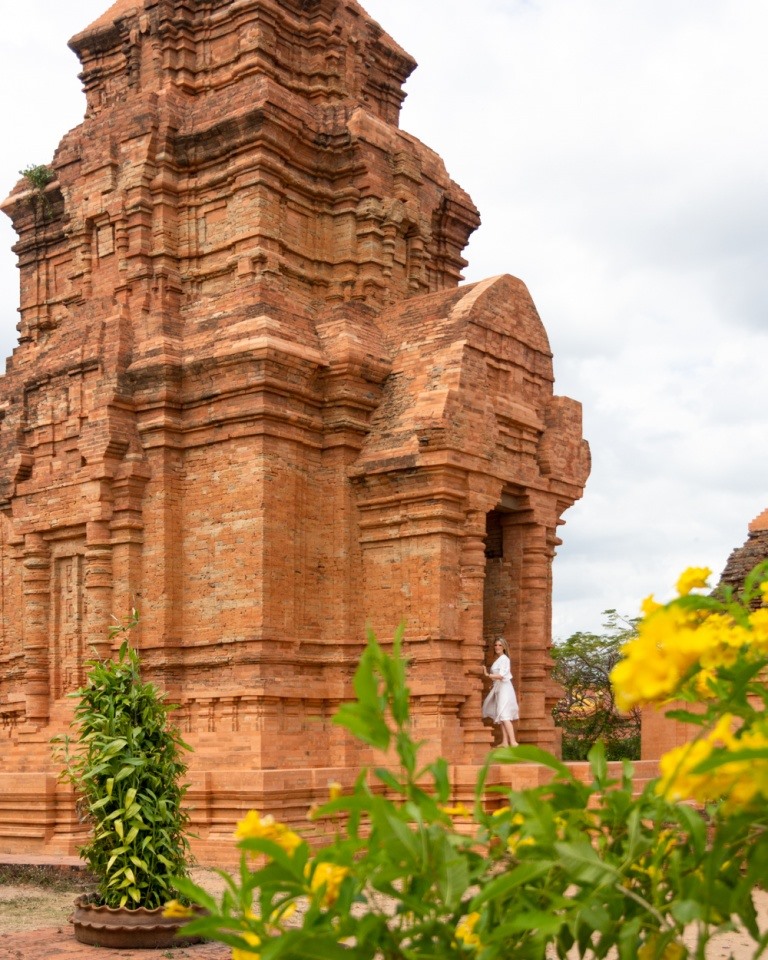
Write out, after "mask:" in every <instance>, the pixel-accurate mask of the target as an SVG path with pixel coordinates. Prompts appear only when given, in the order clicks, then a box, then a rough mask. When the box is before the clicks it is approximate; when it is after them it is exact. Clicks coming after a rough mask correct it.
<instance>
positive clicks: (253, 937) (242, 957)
mask: <svg viewBox="0 0 768 960" xmlns="http://www.w3.org/2000/svg"><path fill="white" fill-rule="evenodd" d="M238 935H239V936H241V937H242V938H243V940H245V941H246V943H250V945H251V946H252V947H259V946H261V940H260V939H259V936H258V935H257V934H255V933H251V932H250V931H245V932H243V933H239V934H238ZM260 956H261V952H260V951H259V950H249V949H245V950H243V949H242V948H240V947H232V960H254V957H255V958H256V960H259V957H260Z"/></svg>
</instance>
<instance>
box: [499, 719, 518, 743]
mask: <svg viewBox="0 0 768 960" xmlns="http://www.w3.org/2000/svg"><path fill="white" fill-rule="evenodd" d="M501 730H502V737H503V743H502V746H503V747H516V746H517V737H516V736H515V728H514V727H513V726H512V721H511V720H502V721H501Z"/></svg>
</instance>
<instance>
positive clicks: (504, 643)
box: [493, 637, 509, 657]
mask: <svg viewBox="0 0 768 960" xmlns="http://www.w3.org/2000/svg"><path fill="white" fill-rule="evenodd" d="M497 643H500V644H501V647H502V650H503V651H504V653H506V655H507V657H509V644H508V643H507V641H506V640H505V639H504V637H496V639H495V640H494V641H493V645H494V646H496V644H497Z"/></svg>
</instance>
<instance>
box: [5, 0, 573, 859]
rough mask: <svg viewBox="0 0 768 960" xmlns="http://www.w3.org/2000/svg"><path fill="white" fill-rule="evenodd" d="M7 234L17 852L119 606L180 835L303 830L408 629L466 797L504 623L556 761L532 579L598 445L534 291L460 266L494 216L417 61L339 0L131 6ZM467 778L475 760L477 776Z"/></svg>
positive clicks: (539, 729)
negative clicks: (16, 279) (156, 727)
mask: <svg viewBox="0 0 768 960" xmlns="http://www.w3.org/2000/svg"><path fill="white" fill-rule="evenodd" d="M71 46H72V48H73V49H74V51H75V52H76V53H77V55H78V57H79V58H80V60H81V62H82V68H83V72H82V79H83V85H84V88H85V94H86V98H87V111H86V116H85V119H84V121H83V123H82V124H81V125H80V126H79V127H77V128H76V129H74V130H72V131H71V132H70V133H68V134H67V135H66V136H65V137H64V139H63V140H62V142H61V144H60V146H59V148H58V150H57V152H56V155H55V157H54V159H53V163H52V167H51V169H52V171H53V174H54V178H53V180H52V181H51V182H50V183H49V184H48V185H47V186H35V185H33V184H31V183H30V182H28V181H27V180H22V181H20V182H19V183H18V184H17V185H16V187H15V189H14V190H13V192H12V193H11V195H10V197H8V199H7V200H6V201H5V202H4V204H3V206H2V209H3V210H4V212H5V213H6V214H7V215H8V216H9V217H10V218H11V219H12V221H13V224H14V227H15V229H16V231H17V233H18V237H19V240H18V243H17V245H16V247H15V248H14V249H15V252H16V253H17V255H18V260H19V268H20V271H21V309H20V315H21V320H20V323H19V333H20V336H19V344H18V347H17V348H16V350H15V351H14V353H13V356H12V358H11V359H10V360H9V361H8V366H7V373H6V375H5V376H4V377H2V378H0V572H1V574H2V578H1V581H0V718H2V723H3V728H2V736H3V747H2V751H1V752H0V849H4V850H6V851H13V850H26V851H31V850H38V851H40V852H44V851H58V852H69V851H71V850H72V849H73V847H74V843H75V840H76V838H77V830H78V828H77V823H76V819H75V817H74V813H73V809H72V804H71V797H70V796H69V794H68V792H67V790H66V789H65V788H64V787H63V786H62V785H60V784H58V783H57V780H56V774H57V770H56V768H55V766H54V765H53V763H52V761H51V756H50V748H49V744H48V741H49V738H50V737H51V736H53V735H55V734H57V733H60V732H63V731H64V730H65V729H66V727H67V724H68V722H69V718H70V716H71V710H72V704H71V701H69V700H67V699H66V695H67V693H69V692H71V691H72V690H74V689H75V688H77V687H78V686H79V685H80V684H81V683H82V681H83V678H84V663H85V661H86V660H87V659H88V658H89V657H91V656H93V654H94V653H95V654H96V655H97V656H107V655H108V654H109V652H110V650H109V640H108V627H109V625H110V623H111V622H112V618H113V617H117V618H118V619H122V618H124V617H125V616H126V615H127V614H128V612H129V611H130V609H131V607H133V606H137V607H138V608H139V610H140V612H141V618H142V619H141V625H140V628H139V631H138V632H137V634H136V636H135V640H136V642H137V644H138V646H139V648H140V650H141V653H142V657H143V661H144V664H145V672H146V674H147V676H148V677H149V678H150V679H153V680H155V681H156V682H157V683H159V684H160V685H161V686H162V687H163V688H165V689H166V690H167V691H168V693H169V697H170V699H171V700H172V701H174V702H177V703H179V704H180V713H179V715H178V716H179V720H180V723H181V725H182V728H183V731H184V734H185V736H186V738H187V739H188V741H189V742H190V743H191V744H192V745H193V746H194V748H195V753H194V755H193V756H192V758H191V771H190V772H191V777H190V780H191V783H192V789H191V791H190V795H189V796H190V800H191V803H192V805H193V807H194V812H193V829H194V830H195V832H196V833H197V834H198V836H199V840H198V841H196V847H197V850H198V852H199V853H201V854H204V855H208V856H211V857H222V856H225V855H226V854H225V851H227V850H229V849H230V847H231V844H230V837H231V831H232V829H233V826H234V823H235V821H236V819H238V818H239V817H241V816H242V815H243V813H244V812H245V811H246V810H247V809H249V808H251V807H255V808H258V809H260V810H262V811H266V812H269V811H273V812H275V813H279V814H280V816H281V817H282V818H283V819H285V820H288V821H289V822H302V821H303V820H304V816H305V812H306V809H307V807H308V806H309V804H310V803H311V802H312V801H313V800H316V799H318V798H322V797H324V796H325V795H326V785H327V782H328V781H329V780H330V779H338V780H341V781H342V782H349V781H350V779H351V778H352V776H353V774H354V772H355V771H356V769H357V767H358V765H359V764H360V763H361V762H366V761H368V760H369V759H370V757H369V756H368V755H367V754H366V752H365V751H364V750H363V748H361V747H360V746H359V745H358V744H356V743H353V742H351V741H350V739H349V738H347V737H346V736H345V735H344V733H343V731H341V730H340V729H339V728H337V727H335V726H333V725H331V723H330V718H331V716H332V715H333V713H334V711H335V710H336V709H337V707H338V705H339V704H340V703H341V702H342V701H344V700H345V699H348V698H350V696H351V677H352V674H353V671H354V668H355V665H356V662H357V658H358V656H359V653H360V650H361V648H362V644H363V642H364V634H365V626H366V623H370V625H371V626H372V627H373V628H374V630H375V631H376V633H377V635H378V636H379V638H381V639H382V640H386V639H387V638H390V637H391V635H392V632H393V631H394V629H395V628H396V627H397V625H398V624H399V623H400V622H401V621H402V622H404V624H405V635H406V641H407V652H408V654H409V656H410V657H411V660H412V669H411V688H412V695H413V713H414V718H415V719H414V725H415V734H416V737H417V739H422V740H425V741H426V743H427V746H426V748H425V757H430V756H436V755H437V754H442V755H444V756H446V757H447V758H448V760H449V762H450V764H451V770H452V776H453V778H454V787H455V792H456V794H457V797H458V796H460V795H461V791H462V784H464V783H468V782H469V774H470V772H471V771H473V770H474V767H475V766H476V764H478V763H479V762H481V761H482V759H483V756H484V754H485V752H486V751H487V749H488V747H489V745H490V742H491V734H490V731H489V730H488V729H487V728H485V727H483V725H482V723H481V721H480V702H481V696H482V693H483V687H482V679H481V677H480V676H479V670H478V668H479V666H480V664H481V663H482V661H483V658H484V655H485V652H486V647H487V645H488V644H489V642H490V641H491V640H492V638H493V637H495V636H497V635H499V634H504V635H505V636H506V637H507V638H508V640H509V642H510V646H511V650H512V665H513V672H514V674H515V681H516V686H517V690H518V694H519V697H520V700H521V704H522V712H523V715H522V720H521V722H520V727H519V734H520V738H521V740H522V741H523V742H529V743H537V744H539V745H541V746H543V747H549V748H552V747H556V742H557V741H556V733H555V730H554V727H553V723H552V718H551V715H550V709H551V706H552V703H553V696H554V691H553V690H552V689H551V687H550V683H549V669H550V661H549V654H548V648H549V646H550V641H551V636H550V634H551V584H552V576H551V566H552V560H553V557H554V553H555V547H556V545H557V544H558V542H559V541H558V539H557V527H558V525H559V524H560V523H562V520H561V516H562V514H563V512H564V511H565V510H566V509H567V508H568V507H569V506H570V505H571V504H572V503H573V502H574V501H575V500H576V499H577V498H578V497H580V496H581V493H582V490H583V486H584V483H585V481H586V478H587V475H588V472H589V453H588V448H587V445H586V443H585V442H584V441H583V440H582V437H581V409H580V406H579V404H578V403H576V402H574V401H572V400H569V399H567V398H563V397H556V396H553V374H552V357H551V353H550V350H549V345H548V342H547V336H546V333H545V331H544V328H543V326H542V324H541V322H540V320H539V317H538V315H537V313H536V309H535V307H534V305H533V303H532V302H531V299H530V297H529V295H528V292H527V291H526V288H525V286H524V285H523V284H522V283H521V282H520V281H519V280H516V279H514V278H512V277H509V276H503V277H497V278H493V279H490V280H486V281H483V282H481V283H476V284H473V285H470V286H459V283H460V280H461V279H462V278H461V271H462V268H463V267H464V266H465V261H464V260H463V259H462V251H463V249H464V247H465V246H466V243H467V240H468V238H469V236H470V234H471V233H472V231H473V230H474V229H475V228H476V227H477V226H478V223H479V218H478V213H477V211H476V210H475V207H474V205H473V204H472V201H471V200H470V198H469V197H468V196H467V194H466V193H465V192H464V191H463V190H462V189H461V188H460V187H459V186H457V185H456V184H455V183H454V182H453V181H452V180H451V179H450V178H449V176H448V174H447V173H446V170H445V167H444V165H443V162H442V161H441V159H440V158H439V157H438V156H437V155H436V154H435V153H433V152H432V151H431V150H429V149H428V148H427V147H425V146H424V145H423V144H422V143H420V142H419V141H418V140H417V139H415V138H414V137H413V136H411V135H409V134H407V133H404V132H403V131H402V130H400V129H399V126H398V118H399V110H400V106H401V103H402V100H403V97H404V93H403V91H402V85H403V83H404V81H405V80H406V78H407V77H408V75H409V74H410V73H411V71H412V70H413V69H414V67H415V63H414V61H413V60H412V59H411V58H410V57H409V56H408V54H406V53H405V52H404V51H403V50H401V49H400V47H398V46H397V44H396V43H395V42H394V41H393V40H392V39H391V38H390V37H388V36H387V34H386V33H384V32H383V30H382V29H381V27H380V26H379V25H378V24H377V23H375V22H374V21H373V20H371V19H370V17H369V16H368V15H367V14H366V13H365V11H364V10H363V9H362V8H361V7H360V6H359V5H358V4H357V3H356V2H354V0H239V2H237V3H235V2H234V0H194V2H192V0H118V2H117V3H115V4H114V5H113V6H112V7H111V8H110V10H109V11H107V13H105V14H104V16H102V17H101V18H100V19H98V20H97V21H96V22H95V23H93V24H92V25H91V26H90V27H89V28H88V29H87V30H85V31H83V32H82V33H80V34H78V35H77V36H76V37H75V38H74V39H73V40H72V41H71ZM462 771H464V772H466V776H465V774H464V773H463V772H462Z"/></svg>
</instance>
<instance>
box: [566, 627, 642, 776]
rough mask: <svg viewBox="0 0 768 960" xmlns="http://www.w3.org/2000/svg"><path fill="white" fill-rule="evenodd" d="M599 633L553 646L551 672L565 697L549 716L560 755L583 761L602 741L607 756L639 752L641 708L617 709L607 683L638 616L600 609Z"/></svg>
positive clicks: (633, 632)
mask: <svg viewBox="0 0 768 960" xmlns="http://www.w3.org/2000/svg"><path fill="white" fill-rule="evenodd" d="M603 616H604V617H605V618H606V619H605V621H604V622H603V630H604V632H603V633H584V632H581V631H579V632H577V633H574V634H571V636H570V637H568V639H567V640H564V641H562V642H559V643H556V644H555V645H554V646H553V648H552V651H551V652H552V658H553V660H554V661H555V666H554V669H553V671H552V677H553V679H554V680H556V681H557V683H559V684H560V685H561V686H562V688H563V696H562V697H561V698H560V700H558V702H557V704H556V705H555V707H554V709H553V711H552V715H553V717H554V718H555V724H556V725H557V726H558V727H561V728H562V730H563V760H586V759H587V754H588V753H589V751H590V750H591V749H592V747H593V746H594V745H595V743H597V741H598V740H601V741H602V742H603V743H604V744H605V752H606V757H607V759H609V760H637V759H638V758H639V756H640V711H639V710H638V709H634V710H632V711H630V712H629V713H621V712H619V710H618V708H617V707H616V702H615V700H614V694H613V688H612V686H611V681H610V675H611V670H613V668H614V667H615V666H616V664H617V663H618V661H619V659H620V658H621V647H622V645H623V644H625V643H626V642H627V641H628V640H631V639H632V638H633V637H634V636H635V635H636V632H637V622H638V621H637V620H636V619H627V618H626V617H622V616H620V615H619V614H618V613H617V612H616V611H615V610H604V611H603Z"/></svg>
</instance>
